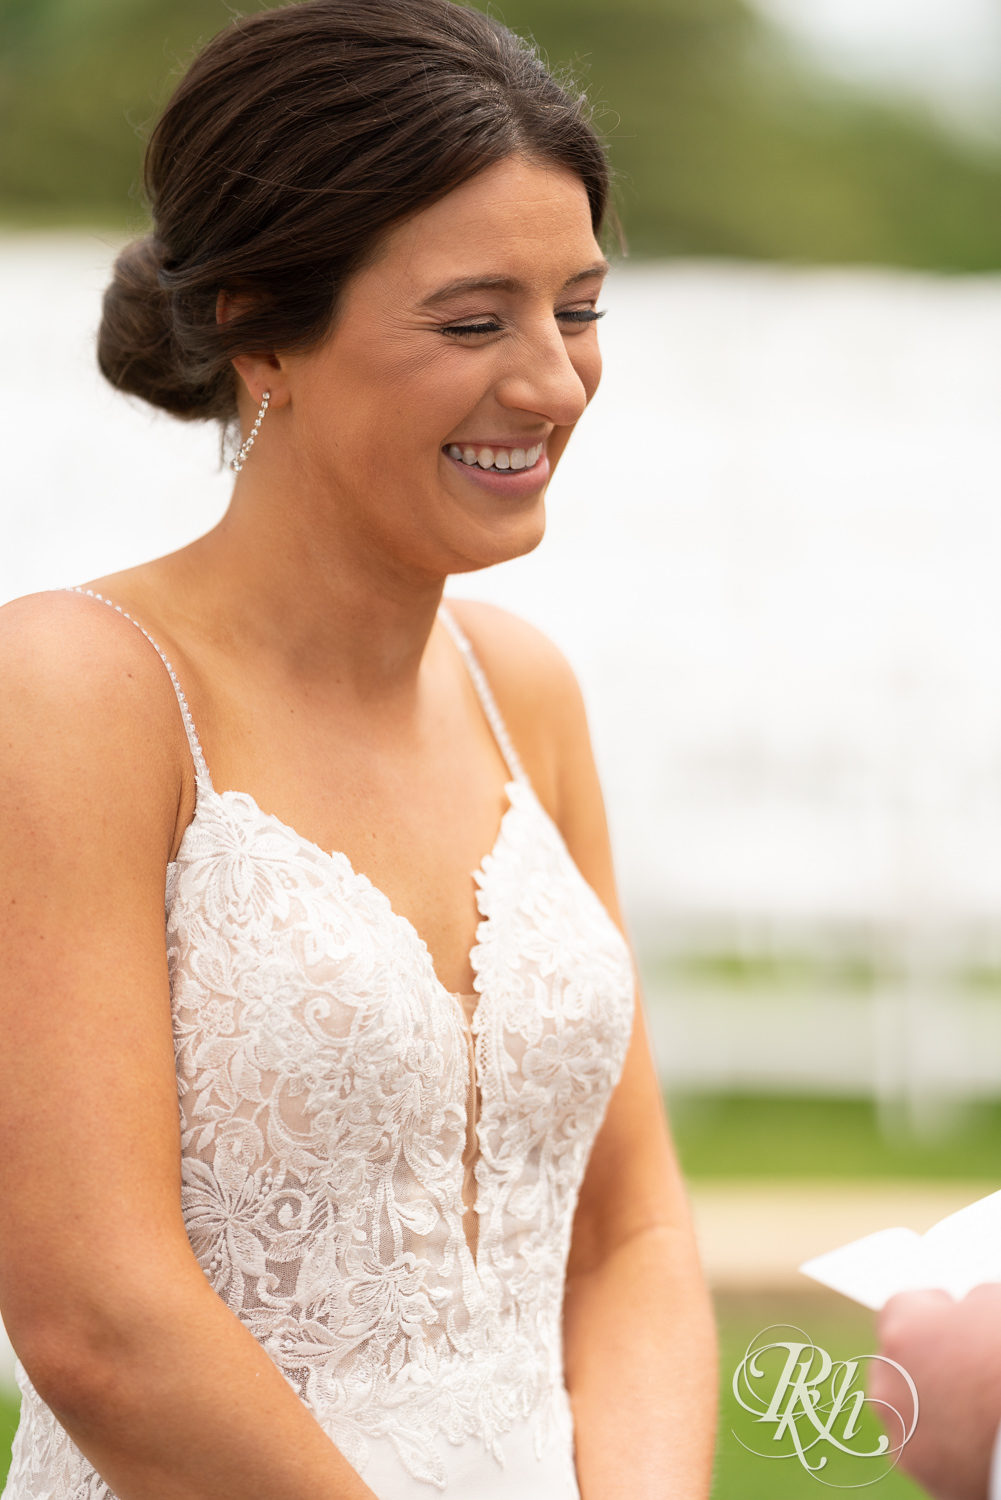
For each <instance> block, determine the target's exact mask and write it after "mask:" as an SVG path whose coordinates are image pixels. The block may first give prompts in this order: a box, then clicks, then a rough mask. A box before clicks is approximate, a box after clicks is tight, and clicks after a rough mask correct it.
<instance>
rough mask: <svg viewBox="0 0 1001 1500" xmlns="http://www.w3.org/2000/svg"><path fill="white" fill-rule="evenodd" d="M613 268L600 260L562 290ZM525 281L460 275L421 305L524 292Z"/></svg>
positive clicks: (512, 278) (509, 277)
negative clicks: (482, 294) (461, 297)
mask: <svg viewBox="0 0 1001 1500" xmlns="http://www.w3.org/2000/svg"><path fill="white" fill-rule="evenodd" d="M611 269H612V268H611V266H610V265H609V263H608V261H607V260H599V261H596V262H595V263H594V265H593V266H588V267H587V269H586V270H584V271H578V272H577V273H576V275H574V276H571V277H569V278H568V280H566V281H565V282H564V283H563V286H562V288H561V290H562V291H564V292H565V291H566V290H567V289H568V288H569V287H572V286H576V285H577V283H578V282H579V281H588V280H590V278H591V277H592V276H604V275H605V273H606V272H608V271H610V270H611ZM524 290H525V285H524V282H521V281H517V280H515V278H514V277H512V276H460V277H459V278H458V279H457V280H456V281H449V282H447V283H446V284H445V286H442V287H439V288H438V290H437V291H436V292H432V293H431V295H430V296H429V297H425V298H424V300H423V302H421V304H420V306H421V307H435V306H437V304H438V303H439V302H447V301H448V300H449V298H450V297H458V296H459V295H460V294H461V293H462V292H488V291H495V292H513V293H516V292H523V291H524Z"/></svg>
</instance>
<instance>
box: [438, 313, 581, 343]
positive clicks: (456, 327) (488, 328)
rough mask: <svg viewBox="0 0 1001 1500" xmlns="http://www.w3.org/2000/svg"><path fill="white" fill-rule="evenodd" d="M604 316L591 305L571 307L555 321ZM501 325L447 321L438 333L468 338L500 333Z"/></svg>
mask: <svg viewBox="0 0 1001 1500" xmlns="http://www.w3.org/2000/svg"><path fill="white" fill-rule="evenodd" d="M604 316H605V314H604V311H602V312H596V311H595V309H594V308H592V307H581V308H571V309H569V310H568V311H567V312H558V313H557V314H556V318H557V321H558V322H560V323H576V324H578V325H581V324H586V323H596V322H597V321H598V319H599V318H603V317H604ZM501 329H502V325H501V324H500V323H497V322H495V321H494V320H489V321H487V322H484V323H449V324H447V325H446V326H445V327H444V328H441V329H439V332H440V333H445V334H449V335H450V336H452V337H456V338H469V337H471V336H472V335H475V334H477V333H500V332H501Z"/></svg>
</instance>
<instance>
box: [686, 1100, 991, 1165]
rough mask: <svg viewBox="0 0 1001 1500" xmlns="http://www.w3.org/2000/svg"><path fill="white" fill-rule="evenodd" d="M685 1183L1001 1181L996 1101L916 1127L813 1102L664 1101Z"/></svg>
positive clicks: (875, 1110) (880, 1114)
mask: <svg viewBox="0 0 1001 1500" xmlns="http://www.w3.org/2000/svg"><path fill="white" fill-rule="evenodd" d="M667 1103H668V1110H669V1112H670V1116H671V1123H672V1127H673V1130H674V1138H675V1143H676V1145H677V1147H678V1154H679V1156H680V1159H681V1163H682V1166H683V1168H684V1170H685V1172H686V1173H687V1174H688V1175H689V1176H692V1177H796V1178H810V1177H812V1178H832V1179H846V1178H849V1179H850V1178H892V1177H901V1178H908V1179H920V1178H925V1179H950V1178H953V1179H954V1178H983V1179H990V1178H997V1179H998V1180H999V1182H1001V1102H994V1101H990V1102H986V1101H985V1102H981V1101H977V1102H972V1103H966V1104H959V1103H953V1104H951V1105H949V1106H947V1107H946V1106H939V1107H938V1109H937V1110H936V1111H934V1112H931V1111H929V1112H928V1113H927V1114H926V1115H925V1116H923V1117H921V1116H919V1117H918V1118H917V1119H913V1118H909V1117H908V1114H907V1112H906V1111H905V1109H904V1108H903V1107H901V1106H895V1107H883V1108H881V1107H880V1106H879V1105H878V1104H877V1103H876V1102H875V1101H874V1100H871V1099H842V1098H824V1097H818V1096H816V1095H809V1096H798V1095H790V1096H784V1095H755V1094H684V1093H678V1094H670V1095H669V1096H668V1100H667Z"/></svg>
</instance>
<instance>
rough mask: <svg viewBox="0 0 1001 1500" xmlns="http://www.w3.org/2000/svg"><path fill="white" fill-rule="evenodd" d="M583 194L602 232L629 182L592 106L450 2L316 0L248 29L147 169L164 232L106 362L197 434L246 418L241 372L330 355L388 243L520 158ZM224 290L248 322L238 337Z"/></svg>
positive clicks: (121, 314)
mask: <svg viewBox="0 0 1001 1500" xmlns="http://www.w3.org/2000/svg"><path fill="white" fill-rule="evenodd" d="M519 154H520V155H522V156H525V157H527V158H529V159H531V160H536V161H548V162H552V163H554V164H556V165H559V166H562V167H564V168H566V169H568V170H569V171H571V172H572V173H574V174H575V175H576V176H577V177H578V178H580V180H581V183H582V184H583V186H584V188H585V191H586V192H587V196H588V201H589V203H590V207H591V221H592V224H593V226H594V230H595V233H596V234H600V232H601V230H602V227H603V224H604V221H605V219H606V216H607V212H608V193H609V170H608V164H607V159H606V155H605V151H604V148H603V145H602V143H601V141H600V140H599V139H598V137H597V135H596V133H595V131H594V129H593V127H592V125H591V121H590V111H589V109H588V106H587V101H586V99H585V98H584V96H583V95H582V94H581V93H580V92H579V91H578V90H577V89H576V88H574V87H572V86H568V85H565V84H562V83H560V82H558V81H557V80H556V79H554V78H553V77H552V75H551V74H550V73H549V72H548V71H547V70H546V68H545V67H544V65H543V64H542V62H541V61H540V60H539V57H538V55H537V53H536V52H535V51H534V50H533V49H532V48H530V47H529V46H527V45H526V44H525V43H524V42H522V41H520V40H519V39H518V38H517V37H515V36H513V35H512V33H511V32H510V31H508V30H507V29H506V28H505V27H503V26H501V25H500V24H499V22H497V21H494V20H493V19H491V18H489V17H487V16H485V15H483V14H481V13H480V12H479V11H475V10H470V9H467V8H466V7H464V6H461V5H456V4H452V3H450V0H302V3H298V4H290V5H286V6H284V7H282V8H281V9H277V10H269V11H262V12H258V13H257V14H255V15H252V16H249V17H243V18H239V19H237V20H235V21H233V22H232V23H231V24H230V25H229V26H227V27H226V29H225V30H224V31H222V32H220V33H219V35H218V36H216V37H215V38H214V40H213V41H211V42H210V43H209V45H208V46H207V47H206V48H205V49H204V51H203V52H202V53H201V54H200V55H199V56H198V57H197V58H196V60H195V61H194V63H193V64H192V66H191V68H190V69H189V70H188V72H187V74H186V75H185V77H184V78H183V79H182V80H181V83H180V84H179V85H178V88H177V90H176V91H175V93H174V95H173V97H172V99H171V100H170V103H169V104H168V105H167V108H166V110H165V111H164V113H163V115H162V116H161V118H160V120H159V123H158V124H157V125H156V127H155V129H154V131H153V134H152V137H151V139H150V142H149V146H148V148H147V152H146V164H145V189H146V194H147V197H148V199H149V204H150V207H151V210H152V217H153V225H154V229H153V233H152V235H151V236H149V237H148V238H147V239H143V240H138V241H136V242H134V243H133V244H131V245H129V246H128V247H127V248H126V249H125V250H124V251H123V252H122V253H121V255H120V256H119V258H118V260H117V262H116V264H115V270H114V279H113V281H112V283H111V285H110V286H109V288H108V290H107V292H106V293H105V298H104V317H103V320H102V323H101V329H100V333H99V336H98V362H99V364H100V367H101V370H102V372H103V374H104V375H105V376H106V377H107V379H108V380H109V381H110V382H111V384H112V385H114V386H116V387H117V388H118V389H119V390H121V391H125V392H128V393H130V394H132V395H136V396H141V397H142V398H143V400H145V401H149V402H150V403H152V405H154V406H158V407H161V408H163V409H164V410H166V411H169V412H172V413H173V414H174V416H177V417H182V418H188V419H191V418H211V417H215V418H218V419H220V420H221V421H223V422H226V421H229V420H230V419H232V418H233V417H234V416H235V414H236V383H235V377H234V373H233V369H232V366H231V363H230V361H231V360H232V359H233V358H234V357H235V356H236V355H239V354H243V353H251V352H257V351H260V350H263V349H274V350H280V351H291V350H302V349H308V348H310V347H313V346H315V345H316V344H318V343H319V342H321V341H322V339H323V337H324V335H325V334H326V333H327V331H328V330H329V328H330V326H331V323H332V321H333V317H334V313H335V310H336V306H337V299H338V295H339V293H340V290H341V288H342V287H343V285H344V283H345V280H346V279H347V278H348V277H349V276H350V275H351V274H352V272H354V271H356V270H358V269H359V268H360V267H361V266H362V265H363V264H365V263H366V261H367V260H368V259H369V258H370V257H371V255H372V253H373V251H374V248H375V246H376V243H377V241H378V240H379V238H380V236H381V235H382V234H383V233H384V231H385V230H387V229H388V228H389V227H390V226H391V225H393V224H394V223H398V222H399V221H400V220H402V219H404V218H407V217H408V216H409V215H411V214H413V213H416V212H417V211H419V210H420V209H422V208H425V207H427V206H428V205H430V204H431V203H433V202H435V201H436V200H437V199H439V198H441V197H443V196H444V195H445V194H446V193H448V192H450V191H451V190H452V189H453V188H456V187H458V186H460V185H461V184H462V183H463V182H466V181H468V180H469V179H470V178H471V177H474V176H475V175H476V174H477V173H478V172H480V171H482V170H483V169H484V168H485V167H488V166H491V165H493V164H494V163H496V162H499V161H503V160H505V159H506V158H507V157H510V156H512V155H519ZM222 291H226V292H230V293H234V294H244V296H245V297H246V302H245V304H242V305H244V306H245V307H246V308H247V310H246V311H245V312H243V313H241V314H240V315H239V316H236V317H233V318H231V319H230V320H228V321H226V322H224V323H219V322H217V321H216V307H217V303H218V297H219V293H220V292H222Z"/></svg>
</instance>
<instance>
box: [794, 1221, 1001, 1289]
mask: <svg viewBox="0 0 1001 1500" xmlns="http://www.w3.org/2000/svg"><path fill="white" fill-rule="evenodd" d="M799 1269H800V1270H801V1271H802V1272H803V1274H804V1275H805V1276H810V1277H812V1278H813V1280H814V1281H820V1282H822V1283H823V1285H824V1286H829V1287H832V1288H833V1289H834V1291H836V1292H842V1293H843V1294H844V1296H846V1297H851V1298H852V1299H853V1300H854V1301H855V1302H861V1303H862V1305H863V1307H871V1308H872V1309H873V1310H874V1311H878V1310H879V1309H880V1308H881V1307H883V1306H884V1304H885V1303H886V1302H888V1301H889V1299H890V1298H891V1297H893V1296H894V1295H895V1294H896V1293H897V1292H913V1291H920V1290H922V1289H924V1288H930V1287H941V1288H942V1289H943V1290H945V1291H947V1292H949V1293H950V1295H951V1296H953V1297H955V1298H956V1299H957V1300H958V1299H959V1298H961V1297H965V1296H966V1294H967V1292H969V1291H970V1290H971V1289H972V1288H973V1287H975V1286H979V1285H980V1284H981V1283H982V1282H986V1281H1001V1192H997V1193H991V1194H989V1195H988V1197H986V1198H980V1199H979V1200H978V1201H977V1202H976V1203H971V1204H969V1206H968V1207H966V1208H961V1209H960V1210H959V1212H958V1213H955V1214H949V1216H948V1218H945V1219H941V1220H940V1221H939V1222H938V1223H937V1224H934V1225H933V1226H932V1227H931V1229H929V1230H928V1233H927V1234H915V1232H914V1230H913V1229H881V1230H880V1231H879V1233H878V1234H867V1235H866V1236H865V1238H864V1239H861V1240H853V1241H852V1242H851V1244H849V1245H842V1246H841V1247H840V1249H838V1250H829V1251H828V1252H827V1254H826V1255H818V1256H815V1257H814V1259H813V1260H808V1261H804V1263H803V1264H802V1265H801V1266H800V1268H799Z"/></svg>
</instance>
